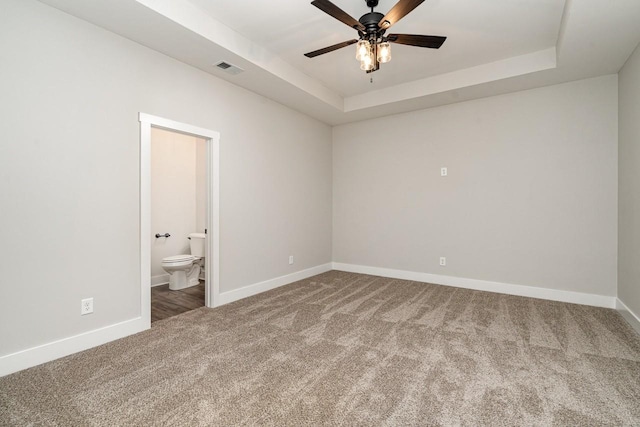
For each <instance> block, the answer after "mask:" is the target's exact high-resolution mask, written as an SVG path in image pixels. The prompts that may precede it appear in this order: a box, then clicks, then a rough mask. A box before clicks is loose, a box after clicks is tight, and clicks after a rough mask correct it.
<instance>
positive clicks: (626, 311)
mask: <svg viewBox="0 0 640 427" xmlns="http://www.w3.org/2000/svg"><path fill="white" fill-rule="evenodd" d="M616 309H617V310H618V311H619V312H620V314H621V315H622V317H624V318H625V320H626V321H627V322H629V324H630V325H631V327H632V328H633V329H635V330H636V332H637V333H639V334H640V316H638V315H637V314H636V313H634V312H633V311H631V309H630V308H629V307H627V306H626V304H625V303H623V302H622V301H620V298H616Z"/></svg>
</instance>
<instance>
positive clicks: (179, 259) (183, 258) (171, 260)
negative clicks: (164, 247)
mask: <svg viewBox="0 0 640 427" xmlns="http://www.w3.org/2000/svg"><path fill="white" fill-rule="evenodd" d="M195 259H196V257H194V256H193V255H174V256H168V257H166V258H162V263H163V264H182V263H184V262H187V261H194V260H195Z"/></svg>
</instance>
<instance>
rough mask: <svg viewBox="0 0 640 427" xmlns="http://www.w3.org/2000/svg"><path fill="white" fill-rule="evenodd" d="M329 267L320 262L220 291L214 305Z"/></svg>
mask: <svg viewBox="0 0 640 427" xmlns="http://www.w3.org/2000/svg"><path fill="white" fill-rule="evenodd" d="M331 269H332V266H331V263H327V264H322V265H318V266H316V267H312V268H308V269H306V270H301V271H297V272H295V273H291V274H287V275H286V276H280V277H276V278H275V279H270V280H265V281H264V282H259V283H254V284H253V285H249V286H245V287H243V288H240V289H234V290H232V291H227V292H222V293H220V295H219V296H218V301H219V304H216V306H218V305H223V304H228V303H230V302H234V301H238V300H239V299H242V298H247V297H250V296H253V295H256V294H259V293H262V292H266V291H269V290H271V289H275V288H278V287H280V286H284V285H288V284H289V283H293V282H297V281H298V280H303V279H307V278H309V277H311V276H315V275H317V274H321V273H326V272H327V271H330V270H331Z"/></svg>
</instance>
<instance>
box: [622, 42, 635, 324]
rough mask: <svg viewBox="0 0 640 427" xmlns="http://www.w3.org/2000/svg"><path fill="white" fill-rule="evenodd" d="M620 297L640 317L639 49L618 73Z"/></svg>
mask: <svg viewBox="0 0 640 427" xmlns="http://www.w3.org/2000/svg"><path fill="white" fill-rule="evenodd" d="M619 78H620V81H619V89H618V90H619V102H620V104H619V109H620V112H619V114H620V121H619V126H620V128H619V129H620V142H619V150H620V153H619V162H618V168H619V174H620V175H619V180H618V191H619V193H618V197H619V205H618V209H619V213H618V224H619V226H618V298H620V300H621V301H622V302H623V303H624V304H625V305H626V306H627V307H629V309H631V311H633V312H634V313H635V314H636V316H638V315H640V47H638V48H636V50H635V52H634V53H633V55H632V56H631V57H630V58H629V59H628V60H627V63H626V64H625V66H624V67H623V68H622V70H620V74H619Z"/></svg>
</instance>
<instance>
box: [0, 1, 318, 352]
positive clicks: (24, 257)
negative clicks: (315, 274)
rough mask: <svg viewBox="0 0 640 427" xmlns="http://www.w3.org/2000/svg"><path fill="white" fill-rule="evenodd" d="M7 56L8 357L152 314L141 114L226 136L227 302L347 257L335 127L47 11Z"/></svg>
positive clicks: (16, 11)
mask: <svg viewBox="0 0 640 427" xmlns="http://www.w3.org/2000/svg"><path fill="white" fill-rule="evenodd" d="M0 51H1V52H2V55H0V94H2V95H1V98H2V102H0V116H1V117H2V120H0V135H1V138H2V141H1V144H0V195H1V200H2V201H1V203H2V209H0V227H1V230H0V232H1V233H2V234H1V235H2V240H1V242H2V243H0V260H1V261H0V263H1V265H0V271H1V272H2V275H1V276H0V277H1V278H0V280H1V281H2V283H0V356H1V355H7V354H10V353H13V352H16V351H19V350H23V349H28V348H31V347H34V346H38V345H41V344H45V343H49V342H51V341H54V340H57V339H62V338H65V337H69V336H72V335H75V334H81V333H83V332H86V331H91V330H94V329H97V328H100V327H106V326H109V325H113V324H115V323H117V322H121V321H125V320H127V319H132V318H135V317H138V316H139V315H140V259H139V253H140V242H139V229H138V227H139V162H140V159H139V151H140V143H139V132H140V130H139V129H140V125H139V122H138V113H139V112H145V113H148V114H153V115H156V116H160V117H166V118H169V119H172V120H175V121H179V122H184V123H189V124H192V125H195V126H199V127H203V128H206V129H212V130H215V131H218V132H220V135H221V140H220V226H221V236H220V282H221V284H220V287H221V291H222V292H224V291H228V290H232V289H237V288H240V287H243V286H247V285H251V284H254V283H257V282H261V281H264V280H268V279H271V278H275V277H280V276H283V275H286V274H289V273H292V272H295V271H299V270H303V269H306V268H310V267H313V266H317V265H321V264H324V263H328V262H330V261H331V243H330V242H331V129H330V127H329V126H327V125H325V124H322V123H320V122H318V121H317V120H314V119H311V118H310V117H308V116H305V115H302V114H300V113H297V112H294V111H293V110H290V109H288V108H286V107H284V106H282V105H280V104H277V103H274V102H272V101H270V100H267V99H265V98H263V97H260V96H258V95H256V94H254V93H251V92H248V91H246V90H244V89H240V88H238V87H236V86H234V85H232V84H229V83H227V82H225V81H222V80H219V79H217V78H215V77H213V76H211V75H209V74H206V73H203V72H202V71H199V70H196V69H194V68H192V67H189V66H187V65H185V64H182V63H180V62H178V61H175V60H173V59H170V58H168V57H166V56H164V55H162V54H159V53H157V52H154V51H152V50H150V49H148V48H145V47H143V46H140V45H138V44H136V43H133V42H131V41H129V40H126V39H124V38H122V37H119V36H116V35H114V34H112V33H109V32H107V31H105V30H102V29H100V28H98V27H95V26H93V25H91V24H88V23H86V22H84V21H81V20H79V19H77V18H74V17H71V16H69V15H67V14H64V13H63V12H60V11H58V10H55V9H52V8H50V7H48V6H45V5H43V4H41V3H38V2H36V1H32V0H4V1H2V13H0ZM289 254H294V255H295V256H296V263H295V264H294V265H291V266H290V265H289V264H288V262H287V260H288V256H289ZM86 297H93V298H94V299H95V302H94V308H95V312H94V313H93V314H91V315H89V316H82V317H81V316H80V300H81V299H82V298H86Z"/></svg>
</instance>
